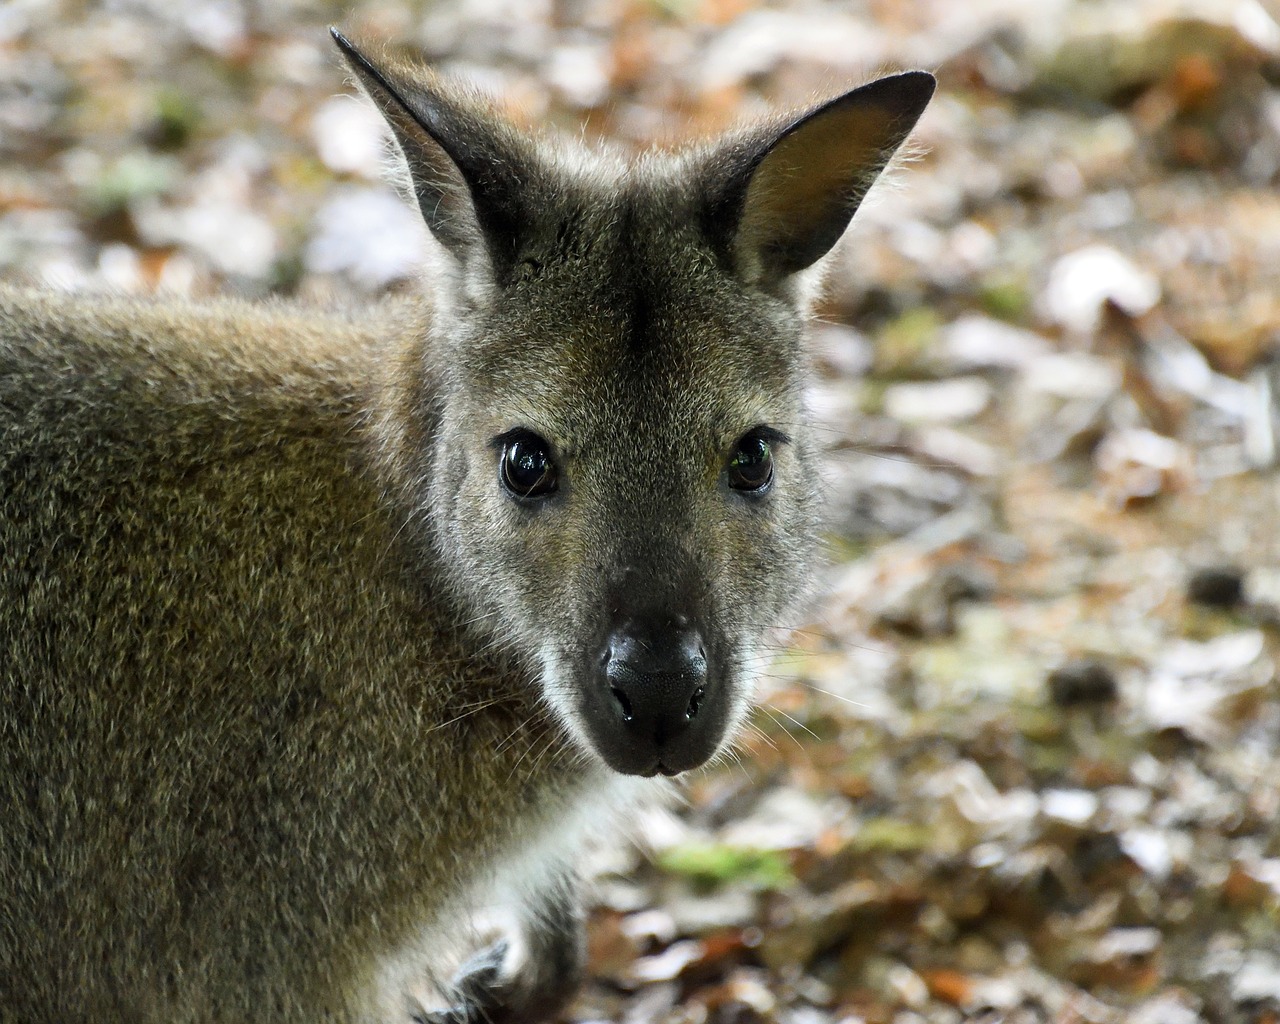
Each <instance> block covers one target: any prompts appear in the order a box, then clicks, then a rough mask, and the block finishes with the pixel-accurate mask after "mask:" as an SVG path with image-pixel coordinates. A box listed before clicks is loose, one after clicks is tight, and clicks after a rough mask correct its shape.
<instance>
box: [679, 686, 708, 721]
mask: <svg viewBox="0 0 1280 1024" xmlns="http://www.w3.org/2000/svg"><path fill="white" fill-rule="evenodd" d="M706 695H707V691H706V689H705V688H704V687H701V686H699V687H698V688H697V689H696V690H694V691H693V696H692V697H690V698H689V706H688V707H687V708H685V712H684V717H685V718H686V719H687V720H689V721H692V720H693V719H695V718H697V717H698V710H699V708H701V707H702V698H703V697H705V696H706Z"/></svg>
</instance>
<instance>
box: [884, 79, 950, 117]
mask: <svg viewBox="0 0 1280 1024" xmlns="http://www.w3.org/2000/svg"><path fill="white" fill-rule="evenodd" d="M877 84H882V85H883V86H884V87H885V88H886V89H889V90H891V91H892V92H893V93H896V94H897V96H898V97H899V98H900V99H901V101H902V102H903V104H904V105H906V106H908V107H911V108H913V109H915V110H917V111H919V110H923V109H924V107H925V104H927V103H928V102H929V100H931V99H932V98H933V94H934V92H935V91H936V90H937V88H938V80H937V79H936V78H935V77H934V76H933V75H931V74H930V73H929V72H928V71H904V72H902V73H901V74H898V75H890V76H889V77H888V78H882V79H881V80H880V82H879V83H877Z"/></svg>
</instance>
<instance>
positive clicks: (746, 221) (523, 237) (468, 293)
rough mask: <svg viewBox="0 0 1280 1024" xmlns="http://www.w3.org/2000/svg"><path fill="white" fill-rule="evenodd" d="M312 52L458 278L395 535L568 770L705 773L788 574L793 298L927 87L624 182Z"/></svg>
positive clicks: (759, 134)
mask: <svg viewBox="0 0 1280 1024" xmlns="http://www.w3.org/2000/svg"><path fill="white" fill-rule="evenodd" d="M334 38H335V39H336V41H337V42H338V44H339V46H340V47H341V49H342V50H343V52H344V54H345V56H346V58H347V60H348V61H349V62H350V64H351V67H352V69H353V70H354V71H355V73H356V74H357V76H358V77H359V79H360V81H361V83H362V85H363V86H364V89H365V90H366V92H367V93H368V94H369V96H370V97H371V98H372V99H373V101H374V102H375V103H376V104H377V106H378V107H379V109H380V110H381V111H382V113H383V114H384V115H385V116H386V118H387V120H388V122H389V123H390V125H391V128H392V130H393V133H394V135H395V139H396V141H397V143H398V144H399V147H400V149H401V151H402V152H403V154H404V158H405V162H406V164H407V167H408V171H409V175H410V179H411V182H412V187H413V191H414V194H415V196H416V198H417V201H418V204H419V206H420V208H421V211H422V215H423V217H424V218H425V220H426V223H427V226H428V227H429V229H430V230H431V233H432V234H433V236H434V237H435V239H436V241H437V242H438V243H439V248H440V250H441V252H442V256H443V262H444V264H446V266H444V267H442V268H441V272H442V273H444V274H446V275H448V276H449V278H451V279H452V280H453V281H454V287H453V288H452V289H451V290H450V291H449V293H448V294H447V295H443V296H439V297H437V299H436V301H437V303H438V304H440V305H441V308H440V310H439V311H438V312H437V314H436V316H435V319H434V321H433V325H432V327H431V329H430V333H431V337H430V338H429V339H428V340H427V341H426V349H427V351H429V353H430V360H429V361H430V364H431V365H430V367H427V366H425V365H424V366H418V367H413V368H410V370H409V371H408V373H407V376H406V379H407V380H409V381H415V380H416V381H418V382H419V384H417V385H412V384H411V385H409V386H407V387H406V388H404V389H403V391H404V393H403V395H402V396H401V399H400V400H401V402H402V403H403V408H400V409H399V410H397V411H395V412H393V414H392V419H395V418H396V417H399V421H398V422H399V425H398V426H396V427H394V428H389V430H388V436H392V435H395V436H398V437H399V438H400V439H401V440H400V443H401V444H405V445H412V444H417V446H418V450H417V451H416V452H415V453H414V454H412V455H409V456H406V455H405V453H403V452H401V453H400V456H399V457H400V459H401V461H404V460H405V459H408V461H409V462H410V463H411V464H412V465H413V466H414V470H413V472H412V473H410V474H408V475H407V477H404V480H405V482H404V484H403V486H404V489H405V490H406V492H407V494H406V497H407V499H408V501H409V503H410V505H411V506H412V507H414V508H416V509H418V510H420V512H421V513H422V514H421V515H420V516H418V517H417V518H416V519H415V520H414V521H415V522H421V523H422V524H424V525H423V526H422V527H421V528H422V529H423V531H424V533H425V534H426V536H427V539H428V540H429V541H430V543H431V544H432V545H433V547H434V549H435V551H436V552H437V553H438V556H439V558H440V560H441V561H442V562H443V564H444V566H445V568H446V571H447V573H448V574H449V576H450V578H451V580H452V583H453V585H454V586H455V588H456V589H457V591H458V593H459V595H460V597H461V600H462V602H463V604H464V605H465V606H466V610H467V611H468V612H470V613H473V615H474V617H475V618H476V619H477V620H478V621H480V622H481V623H482V624H483V625H484V626H485V627H486V628H487V629H488V630H489V631H490V632H491V633H493V634H494V635H495V636H497V637H499V638H500V639H502V640H503V641H505V642H507V643H509V644H510V645H511V646H512V647H513V648H514V649H515V650H516V651H517V652H518V653H519V654H521V655H522V656H523V657H524V658H525V659H526V660H527V661H528V663H529V664H530V665H531V666H532V667H533V669H534V673H535V675H537V676H538V677H540V679H541V686H542V690H543V692H542V694H541V697H542V698H543V699H545V701H546V703H547V704H548V705H549V706H550V707H551V708H552V709H553V711H554V712H555V714H556V715H557V716H558V717H559V718H560V719H561V720H562V721H563V722H564V723H565V724H566V726H567V728H568V730H569V731H570V733H571V734H572V735H573V736H574V737H576V739H577V740H578V742H579V743H580V745H581V747H582V749H583V750H585V751H587V752H589V753H590V754H593V755H595V756H597V757H598V758H599V759H600V760H602V761H603V762H604V763H605V764H607V765H609V766H610V767H611V768H613V769H615V770H617V771H619V772H624V773H628V774H637V775H653V774H657V773H662V774H667V775H674V774H676V773H678V772H681V771H684V770H687V769H690V768H693V767H696V766H698V765H701V764H703V763H704V762H705V761H707V759H708V758H710V757H711V756H712V755H713V754H714V753H715V751H716V750H717V749H718V748H719V746H720V745H721V743H722V741H724V739H725V737H726V735H728V734H729V733H730V732H731V730H732V729H733V727H734V726H735V725H736V724H737V723H738V722H739V721H740V720H741V718H742V717H743V715H744V713H745V711H746V708H747V706H748V701H749V697H750V692H751V689H752V685H753V669H752V666H753V664H755V663H756V662H757V660H758V655H759V651H760V645H761V642H762V640H763V639H764V637H765V635H766V633H767V631H768V630H769V628H770V626H771V625H772V624H774V623H775V622H776V621H777V619H778V617H779V616H780V614H781V613H782V612H783V610H784V609H785V607H786V606H787V604H788V603H789V602H790V601H792V600H794V598H795V597H796V595H797V593H798V591H799V590H800V589H801V588H802V586H803V584H804V582H805V576H806V569H807V566H808V564H809V560H810V557H811V551H812V547H813V534H814V524H815V486H814V481H815V477H816V471H815V467H814V464H813V460H814V451H813V442H812V439H811V437H810V432H809V428H808V427H807V425H806V421H805V416H804V410H803V408H802V391H803V389H804V384H805V369H806V360H805V356H804V352H803V344H802V330H803V323H804V316H805V309H804V298H803V297H804V294H805V289H804V287H802V282H801V278H802V277H803V276H804V272H805V271H806V270H808V269H809V268H810V267H811V266H813V265H814V264H815V263H816V261H818V260H819V259H820V258H821V257H822V256H823V255H824V254H826V253H827V251H828V250H829V249H830V248H831V247H832V246H833V245H834V244H835V242H836V241H837V239H838V238H839V237H840V235H841V233H842V232H843V231H844V229H845V227H846V226H847V225H848V223H849V220H850V218H851V217H852V216H853V214H854V212H855V210H856V209H857V208H858V205H859V203H860V202H861V200H862V198H863V196H864V195H865V194H866V191H867V189H868V188H869V187H870V185H871V184H872V182H873V181H874V179H875V177H876V175H877V174H878V173H879V172H880V171H881V169H882V168H883V166H884V164H885V163H886V161H887V160H888V159H889V158H890V157H891V156H892V155H893V153H894V151H895V150H896V149H897V148H898V146H899V145H900V144H901V142H902V141H903V139H904V138H905V137H906V135H907V133H908V132H909V131H910V130H911V128H912V126H913V125H914V124H915V122H916V119H917V118H918V117H919V115H920V113H921V111H922V110H923V108H924V106H925V104H926V103H927V102H928V100H929V98H930V96H931V95H932V92H933V87H934V80H933V78H932V76H930V75H928V74H926V73H923V72H908V73H906V74H899V75H895V76H892V77H889V78H882V79H880V80H878V81H875V82H872V83H871V84H869V85H866V86H863V87H862V88H859V89H855V90H853V91H852V92H849V93H846V94H845V95H843V96H840V97H838V98H836V99H834V100H832V101H830V102H828V103H826V104H823V105H822V106H819V107H817V108H815V109H813V110H810V111H809V112H807V113H805V114H803V115H802V116H800V117H798V118H792V119H790V120H783V121H779V122H778V123H775V124H771V125H769V126H766V127H763V128H758V129H756V130H753V131H745V132H741V133H739V134H736V135H734V136H732V137H730V138H728V139H726V140H723V141H722V142H720V143H718V144H713V145H707V146H704V147H701V148H697V149H693V150H689V151H684V152H680V153H675V154H650V155H647V156H645V157H642V158H640V159H639V160H637V161H633V162H630V163H627V162H624V161H621V160H619V159H617V158H615V157H611V156H608V155H603V154H587V153H582V152H569V151H567V150H564V149H556V148H554V147H552V146H549V145H547V144H545V143H535V142H533V141H532V140H530V139H528V138H526V137H524V136H523V135H522V134H521V133H519V132H517V131H516V130H515V129H514V128H512V127H511V126H509V125H506V124H502V123H497V122H496V121H495V118H494V117H493V115H492V114H491V113H490V112H489V108H488V107H487V106H485V105H484V104H482V103H481V102H479V101H476V100H473V99H471V98H469V97H467V96H466V95H464V94H461V93H459V92H458V91H457V90H455V89H451V88H448V87H445V86H443V85H442V84H441V83H440V82H439V81H438V80H437V79H436V78H434V77H433V76H432V75H430V74H429V73H428V72H426V71H423V70H421V69H417V68H412V67H408V66H405V65H403V64H400V63H397V62H395V61H385V60H378V61H376V62H375V61H374V60H373V59H371V58H370V57H369V56H367V55H366V54H364V53H363V52H361V50H359V49H357V48H356V47H355V46H354V45H353V44H351V43H350V42H349V41H348V40H346V39H345V38H344V37H343V36H342V35H340V34H339V33H336V32H335V33H334ZM426 362H427V358H426V355H425V354H424V356H423V363H426ZM415 387H416V388H417V390H415ZM397 431H399V433H398V434H397Z"/></svg>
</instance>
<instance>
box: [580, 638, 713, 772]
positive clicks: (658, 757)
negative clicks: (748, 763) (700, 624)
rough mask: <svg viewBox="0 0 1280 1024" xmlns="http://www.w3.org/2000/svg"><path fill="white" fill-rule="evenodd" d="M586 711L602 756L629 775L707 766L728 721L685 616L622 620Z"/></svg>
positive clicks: (704, 654)
mask: <svg viewBox="0 0 1280 1024" xmlns="http://www.w3.org/2000/svg"><path fill="white" fill-rule="evenodd" d="M598 665H599V671H598V673H597V674H596V677H595V679H594V680H592V684H591V685H589V686H588V688H587V693H586V694H585V695H584V700H583V703H582V707H581V709H580V710H581V712H582V717H583V720H584V722H585V723H586V726H587V732H588V736H589V738H590V740H591V742H592V743H593V744H594V746H595V748H596V751H597V753H599V755H600V756H601V757H602V758H603V759H604V761H605V763H606V764H608V765H609V767H611V768H613V769H614V770H615V771H618V772H622V773H624V774H627V775H646V776H648V775H656V774H658V773H661V774H663V775H676V774H678V773H679V772H683V771H687V770H689V769H690V768H696V767H698V766H699V765H701V764H703V763H704V762H705V761H706V760H707V758H709V757H710V756H711V755H712V754H713V753H714V752H715V750H716V748H717V747H718V746H719V744H720V740H721V738H722V737H723V735H724V731H725V723H726V721H727V718H728V716H727V714H726V713H725V702H724V700H722V699H721V697H722V694H721V693H720V687H717V686H716V685H715V681H714V680H712V679H711V677H710V675H709V673H708V659H707V650H706V646H705V644H704V641H703V638H702V634H701V632H700V631H699V630H697V629H695V628H693V627H691V626H690V625H689V622H688V619H687V618H686V617H685V616H683V615H663V614H661V613H650V614H647V615H642V616H631V617H627V618H625V619H623V620H622V621H621V622H619V623H618V625H617V626H616V627H615V628H614V629H613V630H612V631H611V632H610V633H609V635H608V637H607V638H606V640H605V643H604V648H603V650H602V651H601V652H600V656H599V660H598Z"/></svg>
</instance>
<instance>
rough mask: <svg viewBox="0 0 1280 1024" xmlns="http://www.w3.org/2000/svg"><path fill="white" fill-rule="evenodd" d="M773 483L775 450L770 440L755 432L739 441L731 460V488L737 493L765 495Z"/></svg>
mask: <svg viewBox="0 0 1280 1024" xmlns="http://www.w3.org/2000/svg"><path fill="white" fill-rule="evenodd" d="M772 482H773V448H772V446H771V445H770V444H769V439H768V438H767V437H765V436H764V435H763V434H762V433H761V432H760V431H758V430H753V431H751V432H750V433H748V434H745V435H743V437H742V438H741V439H740V440H739V441H738V446H737V447H736V448H735V449H734V451H733V455H732V456H730V458H729V486H730V487H732V488H733V489H734V490H735V491H745V492H747V493H749V494H763V493H764V492H765V491H766V490H768V487H769V485H770V484H771V483H772Z"/></svg>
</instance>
